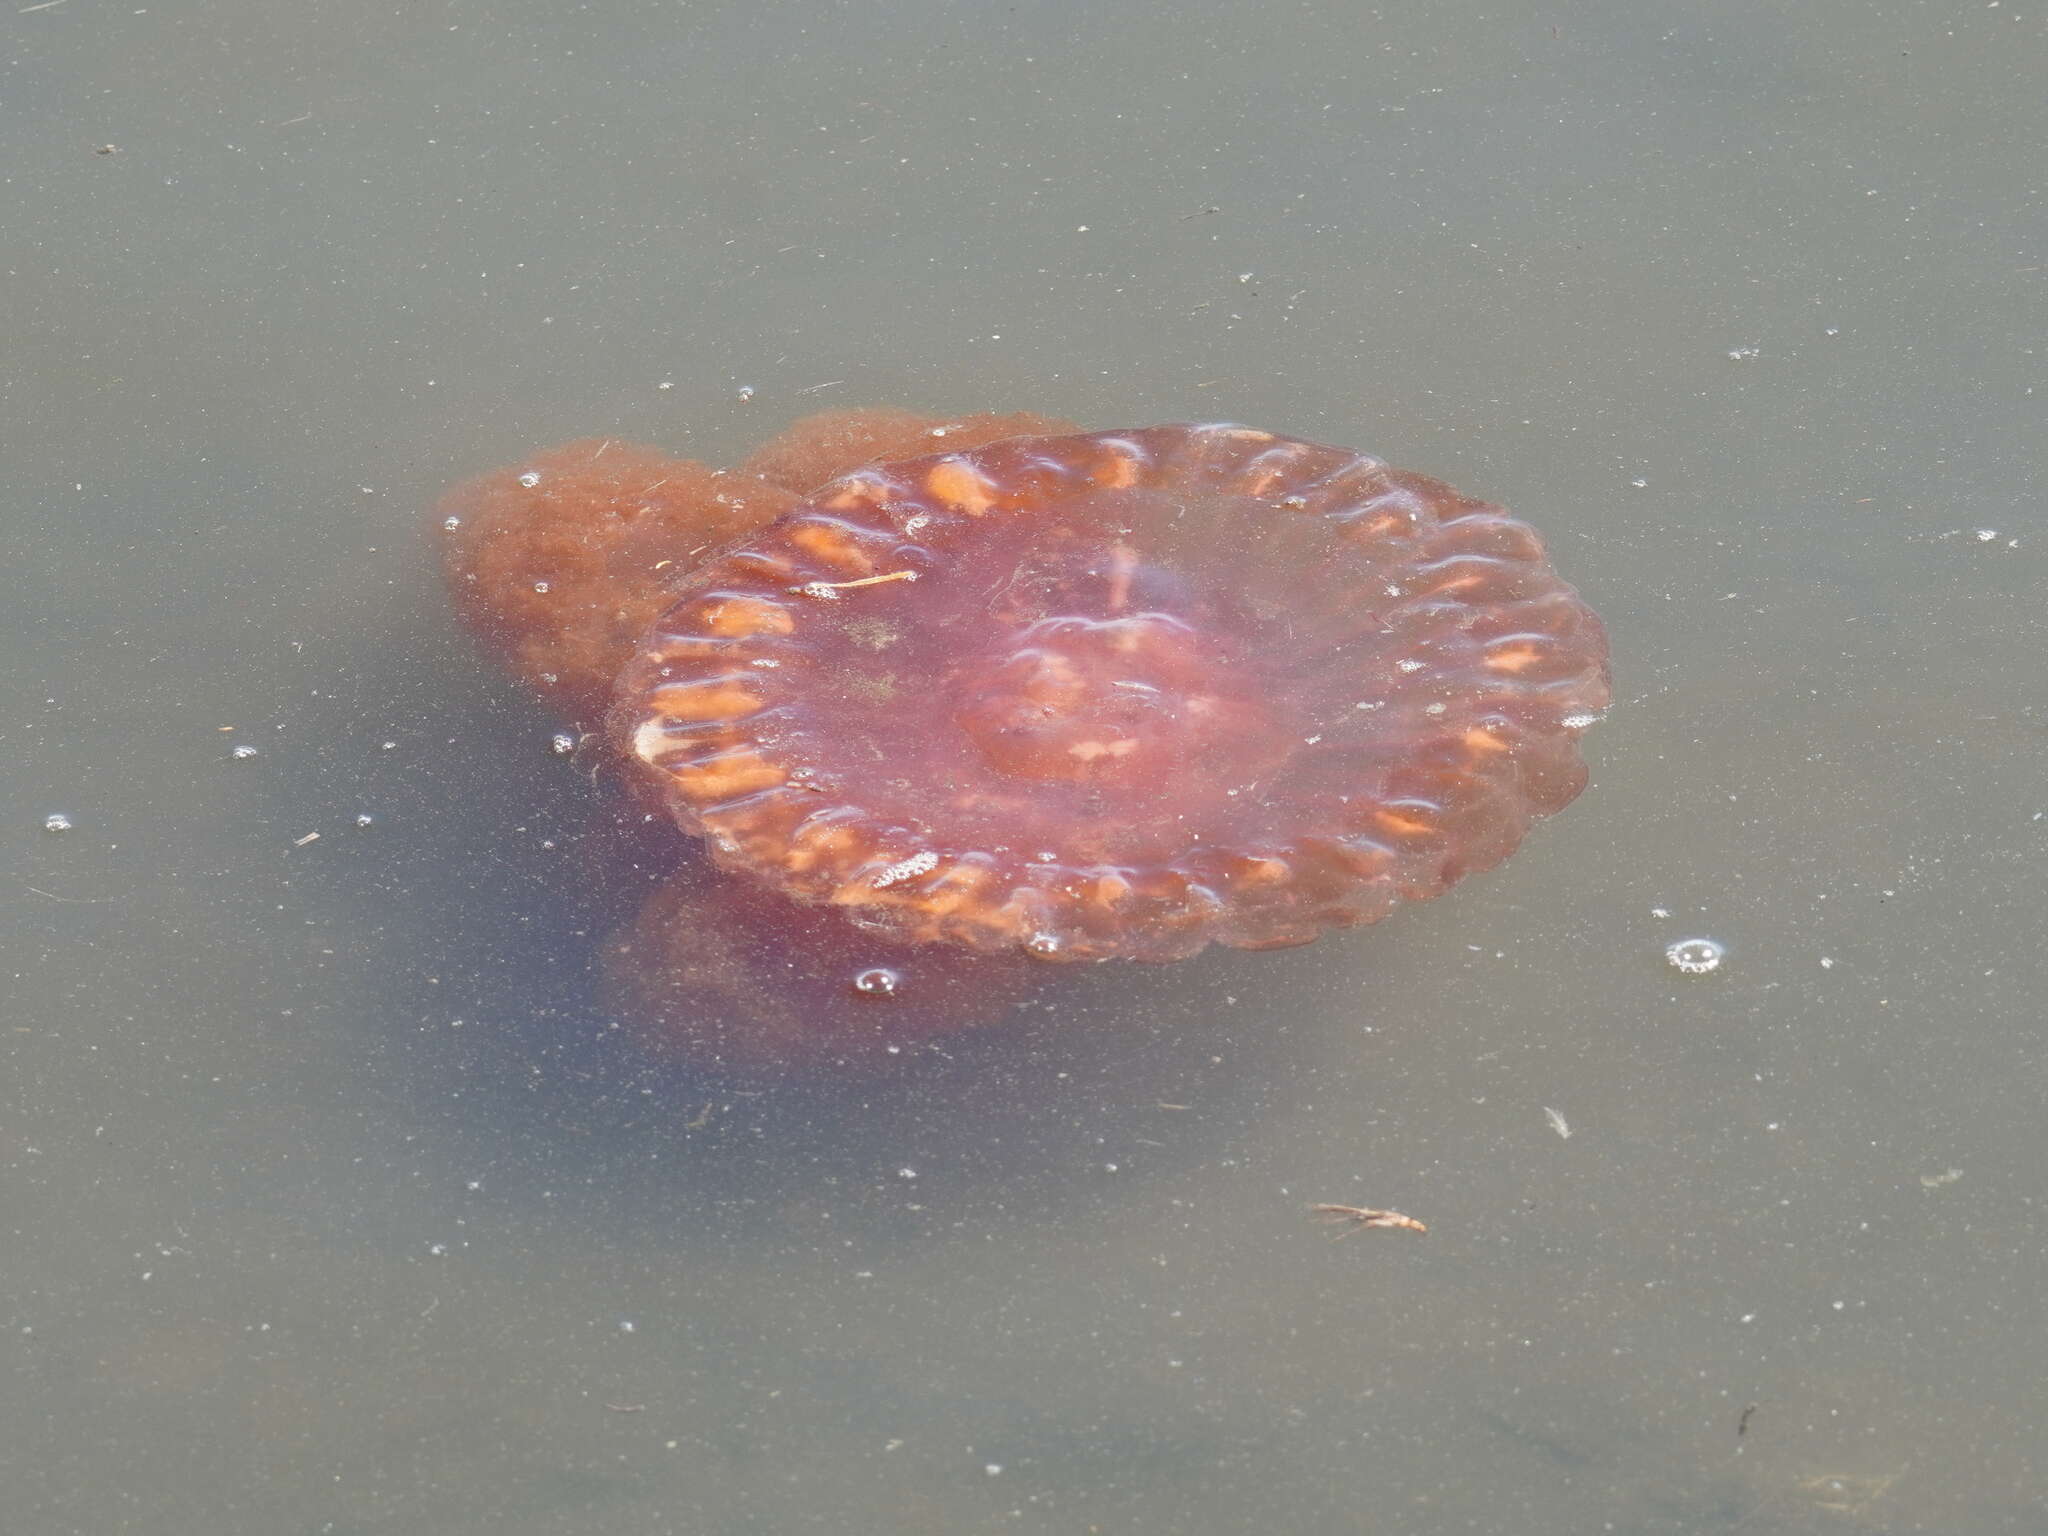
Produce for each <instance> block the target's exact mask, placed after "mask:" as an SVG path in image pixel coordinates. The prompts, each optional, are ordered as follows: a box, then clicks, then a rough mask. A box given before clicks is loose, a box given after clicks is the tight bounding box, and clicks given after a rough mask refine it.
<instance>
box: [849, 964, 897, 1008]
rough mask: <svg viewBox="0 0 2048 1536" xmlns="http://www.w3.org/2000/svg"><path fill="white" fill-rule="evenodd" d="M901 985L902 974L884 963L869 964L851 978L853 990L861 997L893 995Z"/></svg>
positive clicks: (880, 998) (879, 997)
mask: <svg viewBox="0 0 2048 1536" xmlns="http://www.w3.org/2000/svg"><path fill="white" fill-rule="evenodd" d="M902 985H903V977H902V975H901V974H900V973H898V972H896V971H892V970H890V969H889V967H888V966H886V965H871V966H869V967H868V968H867V969H866V970H864V971H860V972H858V973H856V974H855V976H854V978H853V990H854V991H856V992H858V993H859V994H860V995H861V996H862V997H872V998H875V999H877V1000H884V999H887V998H892V997H894V996H895V995H896V993H897V991H898V990H899V989H900V988H901V987H902Z"/></svg>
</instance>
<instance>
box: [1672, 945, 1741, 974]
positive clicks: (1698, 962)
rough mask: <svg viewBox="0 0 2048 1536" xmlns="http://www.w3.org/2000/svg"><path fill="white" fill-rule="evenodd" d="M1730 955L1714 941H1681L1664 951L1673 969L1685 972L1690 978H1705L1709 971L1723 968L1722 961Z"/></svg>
mask: <svg viewBox="0 0 2048 1536" xmlns="http://www.w3.org/2000/svg"><path fill="white" fill-rule="evenodd" d="M1727 953H1728V951H1727V949H1726V948H1724V947H1723V946H1722V945H1721V944H1720V943H1718V942H1717V941H1715V940H1713V939H1680V940H1678V942H1677V943H1675V944H1672V945H1670V946H1669V947H1668V948H1666V949H1665V951H1664V958H1665V959H1666V960H1668V961H1670V962H1671V966H1672V969H1674V970H1679V971H1683V972H1685V974H1686V975H1688V976H1704V975H1706V974H1707V972H1709V971H1717V970H1719V969H1720V968H1721V961H1722V958H1723V957H1724V956H1726V955H1727Z"/></svg>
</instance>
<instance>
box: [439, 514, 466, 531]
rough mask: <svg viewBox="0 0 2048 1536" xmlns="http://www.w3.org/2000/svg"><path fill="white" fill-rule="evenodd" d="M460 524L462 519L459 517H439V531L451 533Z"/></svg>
mask: <svg viewBox="0 0 2048 1536" xmlns="http://www.w3.org/2000/svg"><path fill="white" fill-rule="evenodd" d="M461 526H462V519H461V518H459V517H444V518H442V519H441V531H442V532H443V533H453V532H454V531H455V530H456V529H458V528H460V527H461Z"/></svg>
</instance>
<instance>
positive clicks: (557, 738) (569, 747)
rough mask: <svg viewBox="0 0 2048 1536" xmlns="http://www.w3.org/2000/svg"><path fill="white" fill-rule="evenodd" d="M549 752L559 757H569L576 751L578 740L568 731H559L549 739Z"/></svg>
mask: <svg viewBox="0 0 2048 1536" xmlns="http://www.w3.org/2000/svg"><path fill="white" fill-rule="evenodd" d="M548 750H549V751H550V752H552V753H554V754H555V756H557V757H567V756H568V755H569V754H570V753H571V752H574V751H575V750H576V738H575V737H574V736H573V735H571V734H570V733H569V732H568V731H557V732H555V734H554V735H552V736H550V737H549V738H548Z"/></svg>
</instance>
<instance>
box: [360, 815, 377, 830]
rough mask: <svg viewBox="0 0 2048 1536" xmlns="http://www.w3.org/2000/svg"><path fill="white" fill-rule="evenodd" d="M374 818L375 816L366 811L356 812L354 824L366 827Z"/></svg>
mask: <svg viewBox="0 0 2048 1536" xmlns="http://www.w3.org/2000/svg"><path fill="white" fill-rule="evenodd" d="M375 820H376V818H375V817H374V816H372V815H371V814H370V813H369V812H368V811H358V812H356V825H357V826H359V827H367V826H369V825H370V824H371V823H372V822H373V821H375Z"/></svg>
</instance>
